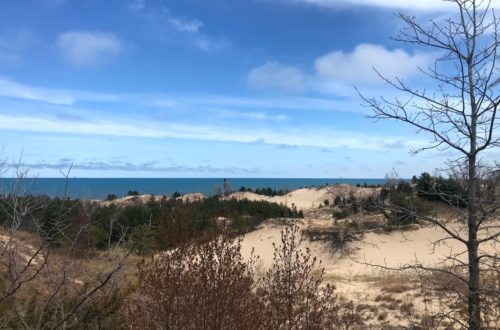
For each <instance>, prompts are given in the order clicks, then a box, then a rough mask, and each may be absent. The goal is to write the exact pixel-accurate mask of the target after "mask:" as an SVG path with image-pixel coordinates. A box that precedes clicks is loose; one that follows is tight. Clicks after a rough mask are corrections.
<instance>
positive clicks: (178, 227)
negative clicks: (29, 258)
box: [0, 196, 303, 253]
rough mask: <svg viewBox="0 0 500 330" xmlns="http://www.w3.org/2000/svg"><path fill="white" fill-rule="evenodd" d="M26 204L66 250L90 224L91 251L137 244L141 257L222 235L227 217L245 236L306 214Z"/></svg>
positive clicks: (259, 205)
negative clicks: (68, 240) (74, 234)
mask: <svg viewBox="0 0 500 330" xmlns="http://www.w3.org/2000/svg"><path fill="white" fill-rule="evenodd" d="M11 199H12V196H5V197H4V198H1V199H0V224H4V225H8V224H9V223H10V222H11V221H12V219H11V217H10V214H11V213H12V212H11V210H10V205H11V204H12V203H10V200H11ZM22 203H24V204H29V205H40V207H36V208H33V209H30V214H29V215H25V216H26V217H28V218H33V219H38V222H37V223H38V224H40V226H41V228H40V229H41V233H42V235H43V236H44V237H50V240H51V244H53V245H56V246H63V245H64V243H65V242H64V240H65V237H66V236H67V235H65V233H66V232H68V231H71V230H74V228H80V227H82V226H85V228H86V230H85V231H84V232H83V233H82V235H81V239H80V240H81V241H82V242H85V245H86V248H97V249H105V248H108V247H111V246H113V245H115V244H117V243H128V244H135V245H136V247H137V251H138V252H140V253H149V252H151V251H152V250H155V249H164V248H170V247H173V246H176V245H178V244H179V243H180V241H179V240H180V239H183V240H192V239H195V240H205V239H207V238H209V237H211V235H212V234H213V232H214V231H216V229H217V226H218V225H219V223H218V222H220V221H219V220H222V219H228V222H229V223H228V228H229V230H230V232H232V233H242V232H246V231H249V230H252V229H253V228H254V227H255V226H257V225H259V224H260V223H261V222H262V221H264V220H266V219H268V218H279V217H303V214H302V212H296V211H292V210H291V209H290V208H287V207H285V206H282V205H278V204H276V203H269V202H265V201H249V200H247V199H243V200H236V199H222V198H220V197H219V196H212V197H209V198H206V199H202V200H199V201H192V202H183V201H182V200H176V199H170V200H163V201H155V200H154V199H151V200H150V201H148V202H147V203H145V204H144V205H129V206H118V205H117V204H113V203H112V204H110V205H104V204H100V203H92V202H86V201H80V200H63V199H60V198H53V199H52V198H48V197H44V196H41V197H35V196H26V197H24V200H23V201H22ZM62 219H63V221H62V222H63V223H64V225H63V226H62V225H61V220H62ZM56 223H57V228H56V227H55V226H54V224H56ZM62 227H63V228H62ZM23 229H25V230H27V231H33V230H35V229H37V228H34V223H33V222H30V221H26V222H23ZM54 233H57V234H54ZM82 244H83V243H82ZM82 248H83V247H82Z"/></svg>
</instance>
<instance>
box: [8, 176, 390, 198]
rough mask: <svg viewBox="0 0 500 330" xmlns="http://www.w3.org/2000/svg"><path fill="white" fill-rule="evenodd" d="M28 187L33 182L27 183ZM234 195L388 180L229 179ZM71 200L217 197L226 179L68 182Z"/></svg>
mask: <svg viewBox="0 0 500 330" xmlns="http://www.w3.org/2000/svg"><path fill="white" fill-rule="evenodd" d="M25 180H26V181H25V184H26V185H27V184H28V183H31V182H32V180H33V179H25ZM227 180H228V181H227V182H228V183H229V186H230V188H231V190H232V191H238V189H240V187H242V186H243V187H245V188H251V189H257V188H268V187H269V188H272V189H276V190H280V189H282V190H296V189H300V188H304V187H321V186H324V185H335V184H349V185H353V186H355V185H357V184H359V185H363V184H365V183H366V184H367V185H377V184H384V183H386V182H387V179H374V178H228V179H227ZM14 182H15V179H13V178H0V189H1V191H2V193H9V191H10V190H11V186H12V184H13V183H14ZM65 184H66V182H65V179H64V178H36V179H35V182H34V184H33V186H32V188H31V193H32V194H34V195H47V196H49V197H64V191H65ZM67 184H68V190H67V191H68V194H67V196H68V197H70V198H74V199H101V200H102V199H105V198H106V197H107V196H108V194H113V195H115V196H117V197H124V196H127V193H128V192H129V191H136V192H138V193H139V194H140V195H160V196H170V195H172V194H173V193H174V192H179V193H180V194H183V195H184V194H188V193H193V192H197V193H202V194H204V195H207V196H210V195H213V194H214V192H216V191H217V189H223V185H224V178H70V179H68V182H67Z"/></svg>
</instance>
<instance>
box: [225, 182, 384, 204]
mask: <svg viewBox="0 0 500 330" xmlns="http://www.w3.org/2000/svg"><path fill="white" fill-rule="evenodd" d="M375 191H376V188H363V187H353V186H350V185H344V184H341V185H335V186H326V187H322V188H303V189H298V190H294V191H292V192H290V193H288V194H286V195H284V196H274V197H270V196H263V195H258V194H255V193H252V192H236V193H233V194H231V195H230V197H234V198H236V199H244V198H246V199H249V200H263V201H268V202H272V203H278V204H283V205H287V206H288V207H291V206H292V204H295V206H296V207H297V208H298V209H300V210H306V209H310V208H314V207H318V206H319V205H320V204H323V203H324V201H325V199H327V200H329V202H330V203H331V202H332V201H333V199H334V198H335V196H342V197H347V196H349V194H353V195H354V196H356V197H361V196H367V195H369V194H373V193H374V192H375Z"/></svg>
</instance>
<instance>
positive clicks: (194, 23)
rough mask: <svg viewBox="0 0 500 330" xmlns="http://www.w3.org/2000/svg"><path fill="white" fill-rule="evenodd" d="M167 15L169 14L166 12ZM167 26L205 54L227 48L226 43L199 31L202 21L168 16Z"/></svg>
mask: <svg viewBox="0 0 500 330" xmlns="http://www.w3.org/2000/svg"><path fill="white" fill-rule="evenodd" d="M167 12H168V11H167ZM168 13H169V12H168ZM169 15H170V17H168V24H169V25H170V27H171V28H172V30H174V31H175V32H176V33H178V34H181V35H183V36H184V38H186V40H187V41H188V42H189V43H191V44H192V45H194V46H195V47H196V48H199V49H201V50H203V51H205V52H213V51H219V50H222V49H224V48H226V46H227V42H226V41H224V40H222V39H220V38H215V37H212V36H210V35H208V34H205V33H203V32H202V31H201V29H202V28H203V26H204V24H203V22H202V21H200V20H197V19H189V20H187V19H181V18H178V17H174V16H172V15H171V14H169Z"/></svg>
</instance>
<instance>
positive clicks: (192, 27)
mask: <svg viewBox="0 0 500 330" xmlns="http://www.w3.org/2000/svg"><path fill="white" fill-rule="evenodd" d="M169 22H170V24H171V25H172V27H173V28H174V29H176V30H177V31H180V32H191V33H199V30H200V28H201V27H203V22H201V21H199V20H190V21H185V20H181V19H179V18H170V19H169Z"/></svg>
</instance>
